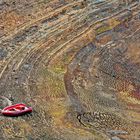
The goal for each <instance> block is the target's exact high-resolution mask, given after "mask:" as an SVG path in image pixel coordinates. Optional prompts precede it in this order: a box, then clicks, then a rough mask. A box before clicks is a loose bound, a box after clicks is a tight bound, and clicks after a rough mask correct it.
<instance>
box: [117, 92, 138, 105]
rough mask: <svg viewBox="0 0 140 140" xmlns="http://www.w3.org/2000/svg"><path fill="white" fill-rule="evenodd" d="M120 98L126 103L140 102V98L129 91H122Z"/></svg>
mask: <svg viewBox="0 0 140 140" xmlns="http://www.w3.org/2000/svg"><path fill="white" fill-rule="evenodd" d="M120 98H121V99H122V100H123V101H124V102H126V103H133V104H140V100H138V99H136V98H133V97H132V96H131V95H130V93H128V92H120Z"/></svg>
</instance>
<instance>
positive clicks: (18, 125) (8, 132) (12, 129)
mask: <svg viewBox="0 0 140 140" xmlns="http://www.w3.org/2000/svg"><path fill="white" fill-rule="evenodd" d="M31 130H32V129H31V126H29V125H28V124H27V122H23V121H22V122H21V121H17V122H15V121H14V122H11V123H10V125H9V126H7V127H4V128H3V133H4V135H5V136H6V137H7V138H14V137H17V138H23V137H25V136H26V135H28V134H30V133H31Z"/></svg>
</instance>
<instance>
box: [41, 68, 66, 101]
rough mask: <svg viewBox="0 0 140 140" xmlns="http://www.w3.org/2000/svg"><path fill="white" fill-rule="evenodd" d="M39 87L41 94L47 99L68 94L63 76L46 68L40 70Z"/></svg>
mask: <svg viewBox="0 0 140 140" xmlns="http://www.w3.org/2000/svg"><path fill="white" fill-rule="evenodd" d="M38 89H39V91H40V96H41V95H42V96H44V97H46V99H54V98H60V97H63V96H65V95H66V91H65V84H64V81H63V78H60V77H59V76H58V75H57V74H56V73H54V72H51V71H49V70H48V69H46V68H45V69H43V70H41V72H40V79H39V82H38Z"/></svg>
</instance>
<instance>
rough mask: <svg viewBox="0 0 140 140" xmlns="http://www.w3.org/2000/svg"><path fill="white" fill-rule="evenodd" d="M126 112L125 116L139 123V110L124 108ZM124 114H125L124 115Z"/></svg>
mask: <svg viewBox="0 0 140 140" xmlns="http://www.w3.org/2000/svg"><path fill="white" fill-rule="evenodd" d="M125 113H126V114H127V117H128V118H129V119H130V120H131V121H133V122H136V123H137V122H139V123H140V115H139V112H135V111H133V110H126V112H125ZM126 114H125V115H126Z"/></svg>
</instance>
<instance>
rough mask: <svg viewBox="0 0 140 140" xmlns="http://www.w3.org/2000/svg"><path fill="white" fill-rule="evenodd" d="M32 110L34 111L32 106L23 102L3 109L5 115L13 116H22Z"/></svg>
mask: <svg viewBox="0 0 140 140" xmlns="http://www.w3.org/2000/svg"><path fill="white" fill-rule="evenodd" d="M31 112H32V107H27V106H26V105H25V104H22V103H20V104H15V105H11V106H7V107H5V108H4V109H3V110H2V111H1V113H2V114H3V115H5V116H11V117H16V116H21V115H24V114H26V113H31Z"/></svg>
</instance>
